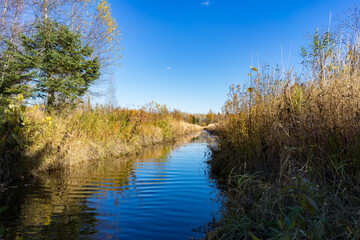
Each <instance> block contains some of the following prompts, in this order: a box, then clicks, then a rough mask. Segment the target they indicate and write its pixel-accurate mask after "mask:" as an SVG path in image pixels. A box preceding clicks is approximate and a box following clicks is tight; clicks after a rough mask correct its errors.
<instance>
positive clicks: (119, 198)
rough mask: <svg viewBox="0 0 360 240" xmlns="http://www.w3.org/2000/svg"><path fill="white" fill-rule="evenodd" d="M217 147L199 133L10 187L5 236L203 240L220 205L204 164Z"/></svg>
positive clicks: (2, 219)
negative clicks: (210, 148) (212, 147)
mask: <svg viewBox="0 0 360 240" xmlns="http://www.w3.org/2000/svg"><path fill="white" fill-rule="evenodd" d="M213 141H214V139H213V138H212V137H211V136H210V135H209V134H208V133H207V132H205V131H202V132H198V133H194V134H192V135H189V136H187V137H184V138H182V139H179V140H178V142H177V143H175V144H171V145H162V146H157V147H152V148H148V149H146V150H145V151H144V152H143V153H142V154H141V155H140V156H137V157H136V158H134V159H128V160H127V161H121V160H116V159H113V160H103V161H101V162H98V163H96V164H93V165H91V166H89V165H87V166H82V167H79V168H78V169H76V170H74V171H72V172H71V173H70V172H68V173H62V174H52V175H49V176H42V177H40V179H39V180H38V181H36V182H34V183H27V184H22V185H18V186H9V187H8V188H7V189H5V191H3V192H2V193H1V196H0V197H1V199H0V208H1V206H6V209H5V210H3V211H2V212H1V213H0V226H2V229H3V230H4V231H5V233H3V236H2V238H3V239H200V238H202V237H204V235H205V233H204V232H206V229H207V228H208V227H207V226H208V224H209V223H210V222H212V221H213V219H214V218H216V217H217V216H218V210H219V207H220V205H221V203H220V202H219V199H221V198H220V197H219V196H220V192H219V190H218V189H217V186H216V183H215V181H214V180H212V179H210V178H209V176H208V174H207V172H208V166H207V164H206V163H205V161H206V159H207V157H206V154H205V153H206V152H207V145H208V144H210V143H211V142H213ZM0 238H1V237H0Z"/></svg>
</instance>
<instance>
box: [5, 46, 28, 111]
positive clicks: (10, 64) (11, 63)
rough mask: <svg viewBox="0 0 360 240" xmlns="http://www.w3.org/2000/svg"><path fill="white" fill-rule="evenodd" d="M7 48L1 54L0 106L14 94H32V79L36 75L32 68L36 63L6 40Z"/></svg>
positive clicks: (6, 102)
mask: <svg viewBox="0 0 360 240" xmlns="http://www.w3.org/2000/svg"><path fill="white" fill-rule="evenodd" d="M4 41H5V42H6V44H7V49H6V50H5V51H4V52H3V53H2V54H1V56H0V106H4V105H7V104H8V101H9V99H10V97H11V96H12V95H16V94H20V93H21V94H23V95H24V96H30V95H31V88H30V86H29V83H30V80H31V79H32V77H34V74H33V72H32V71H31V69H32V68H33V67H34V63H33V62H31V61H30V59H28V58H26V57H24V56H23V55H22V54H21V53H20V52H19V51H17V49H16V47H15V46H14V45H13V44H12V43H11V42H10V41H6V40H4Z"/></svg>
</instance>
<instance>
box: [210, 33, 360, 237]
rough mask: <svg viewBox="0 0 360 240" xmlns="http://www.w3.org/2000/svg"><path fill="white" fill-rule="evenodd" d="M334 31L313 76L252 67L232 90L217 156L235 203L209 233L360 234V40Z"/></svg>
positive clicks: (216, 168)
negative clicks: (245, 82) (243, 81)
mask: <svg viewBox="0 0 360 240" xmlns="http://www.w3.org/2000/svg"><path fill="white" fill-rule="evenodd" d="M329 38H330V35H329V34H328V33H325V34H318V35H315V36H314V39H313V45H312V50H313V53H314V54H313V55H312V56H313V58H312V60H311V62H310V61H309V62H307V63H308V65H307V66H309V67H310V71H309V74H308V75H307V76H306V77H305V78H304V79H300V78H299V77H298V76H296V75H295V74H293V73H292V72H291V71H290V72H284V71H281V70H276V69H275V70H270V69H268V68H266V67H264V68H263V69H262V70H261V71H258V69H256V68H253V67H252V69H251V72H250V73H249V75H251V77H250V82H251V83H252V84H251V85H250V86H249V85H248V86H245V87H243V88H242V87H241V86H232V87H231V89H230V93H229V100H228V101H227V103H226V105H225V106H224V110H225V112H226V114H227V119H226V121H224V122H223V123H222V124H220V125H217V126H216V128H215V132H216V134H217V135H218V136H219V145H218V147H217V148H215V149H213V159H212V160H211V161H210V163H211V167H212V172H213V174H215V175H216V176H218V177H219V178H221V179H222V181H223V183H224V184H225V186H226V189H227V192H228V199H229V200H228V202H227V206H226V210H225V212H224V217H223V219H222V220H221V221H220V222H219V226H218V227H217V229H216V230H215V231H214V232H213V233H211V234H209V235H208V238H209V239H358V238H360V230H359V229H360V198H359V196H360V125H359V120H360V71H359V69H360V68H359V67H360V60H359V59H360V58H359V46H358V45H357V44H355V45H354V44H352V43H348V44H345V45H342V46H347V47H346V48H343V47H341V44H343V42H341V41H339V42H337V41H336V40H333V41H332V42H331V41H329ZM327 39H328V40H327ZM329 42H331V45H328V43H329ZM356 42H358V41H356ZM316 44H318V45H316ZM329 49H331V51H329ZM316 54H317V55H316Z"/></svg>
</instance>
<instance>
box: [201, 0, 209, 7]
mask: <svg viewBox="0 0 360 240" xmlns="http://www.w3.org/2000/svg"><path fill="white" fill-rule="evenodd" d="M201 5H203V6H210V0H208V1H205V2H202V3H201Z"/></svg>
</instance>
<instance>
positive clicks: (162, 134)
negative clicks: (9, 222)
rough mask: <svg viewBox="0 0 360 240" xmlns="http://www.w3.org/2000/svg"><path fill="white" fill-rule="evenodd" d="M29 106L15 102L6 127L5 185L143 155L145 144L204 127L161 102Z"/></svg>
mask: <svg viewBox="0 0 360 240" xmlns="http://www.w3.org/2000/svg"><path fill="white" fill-rule="evenodd" d="M23 103H24V102H23V99H22V98H21V97H18V98H16V99H15V100H14V101H12V103H11V104H10V105H9V109H7V111H6V112H7V113H6V117H5V119H6V120H5V121H4V122H2V125H1V126H2V129H1V137H2V138H1V141H2V142H1V145H0V146H1V147H2V149H1V151H0V152H1V153H2V156H1V157H2V161H1V168H0V169H1V177H2V179H1V180H2V181H3V182H4V181H7V180H10V179H14V178H18V177H22V176H27V175H36V174H38V173H39V172H43V171H51V170H58V169H62V168H69V167H71V166H75V165H77V164H78V163H83V162H89V161H92V160H96V159H100V158H104V157H121V156H124V155H128V154H134V153H138V152H139V151H140V150H141V149H142V148H143V147H145V146H148V145H152V144H155V143H160V142H166V141H172V140H174V138H175V137H176V136H179V135H182V134H186V133H189V132H192V131H198V130H200V129H202V128H201V127H200V126H198V125H193V124H189V123H186V122H184V121H181V120H176V119H175V118H174V117H173V115H172V113H171V112H169V111H168V110H167V109H166V107H165V106H161V105H157V104H153V105H149V106H147V107H144V108H143V109H140V110H130V109H122V108H117V109H111V108H109V107H96V108H92V107H90V106H89V105H79V106H78V107H77V108H76V109H72V110H70V109H68V110H66V109H65V110H63V111H62V112H58V111H56V112H52V113H46V112H45V111H44V109H43V106H34V107H29V106H25V105H23Z"/></svg>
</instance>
